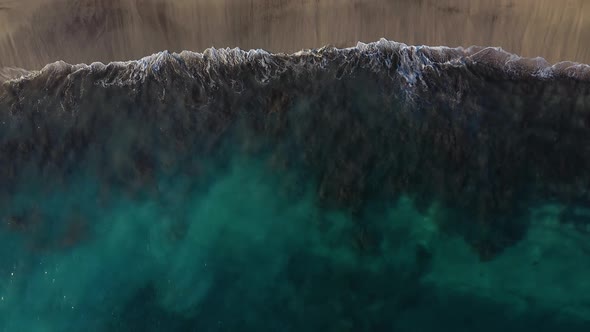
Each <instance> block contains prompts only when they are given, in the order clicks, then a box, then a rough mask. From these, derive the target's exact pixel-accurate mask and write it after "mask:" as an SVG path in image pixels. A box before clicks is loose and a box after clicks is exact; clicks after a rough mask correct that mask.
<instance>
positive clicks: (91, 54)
mask: <svg viewBox="0 0 590 332" xmlns="http://www.w3.org/2000/svg"><path fill="white" fill-rule="evenodd" d="M381 37H385V38H387V39H390V40H395V41H399V42H404V43H407V44H417V45H419V44H426V45H447V46H470V45H486V46H500V47H502V48H504V49H506V50H508V51H510V52H514V53H518V54H520V55H523V56H528V57H534V56H542V57H544V58H546V59H547V60H548V61H549V62H557V61H561V60H572V61H578V62H584V63H590V1H585V0H561V1H555V0H496V1H490V0H477V1H476V0H365V1H360V0H348V1H342V0H297V1H295V0H215V1H213V0H194V1H189V0H176V1H163V0H121V1H117V0H70V1H67V0H27V1H23V0H0V67H20V68H26V69H38V68H41V67H42V66H43V65H45V64H47V63H50V62H54V61H57V60H64V61H66V62H70V63H80V62H85V63H90V62H94V61H101V62H109V61H114V60H127V59H136V58H139V57H142V56H145V55H148V54H151V53H154V52H157V51H160V50H165V49H167V50H170V51H181V50H184V49H187V50H192V51H202V50H203V49H205V48H207V47H211V46H214V47H240V48H243V49H250V48H263V49H266V50H269V51H273V52H294V51H298V50H300V49H303V48H315V47H320V46H323V45H326V44H330V45H334V46H338V47H344V46H353V45H355V44H356V42H357V41H364V42H370V41H375V40H378V39H379V38H381Z"/></svg>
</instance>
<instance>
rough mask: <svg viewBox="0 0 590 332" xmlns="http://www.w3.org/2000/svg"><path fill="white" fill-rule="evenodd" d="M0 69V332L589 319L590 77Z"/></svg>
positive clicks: (369, 65)
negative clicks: (1, 331) (0, 330)
mask: <svg viewBox="0 0 590 332" xmlns="http://www.w3.org/2000/svg"><path fill="white" fill-rule="evenodd" d="M3 73H5V74H4V77H5V78H4V80H5V82H4V83H3V84H2V86H1V87H0V164H1V165H2V168H0V188H1V189H0V204H1V210H0V211H2V212H1V213H2V214H1V215H0V218H1V221H2V226H1V228H0V236H1V237H2V239H3V242H2V243H3V244H2V246H4V248H3V251H5V252H12V253H15V254H14V255H13V256H5V257H4V258H2V261H1V263H2V266H3V268H2V269H3V270H2V273H3V277H2V279H0V296H3V300H2V302H0V306H4V308H5V309H6V310H5V311H4V312H6V315H10V316H7V317H11V318H10V319H6V320H3V321H4V322H5V323H0V324H4V325H0V326H2V327H4V328H7V329H17V330H23V329H25V330H31V331H32V330H35V329H41V328H43V327H45V328H46V330H47V329H49V330H50V331H53V330H55V331H60V330H64V328H65V329H68V328H70V327H71V328H73V329H77V328H78V327H82V326H84V327H85V328H88V327H89V328H90V329H91V330H92V329H94V330H104V329H107V328H108V329H109V330H129V329H137V328H142V329H144V330H149V329H150V328H151V329H159V330H161V329H163V328H164V329H167V330H179V331H180V330H186V329H187V328H189V327H190V328H196V329H198V330H207V331H225V330H228V331H230V330H236V329H238V328H239V329H240V330H247V331H249V330H252V331H261V330H269V331H270V330H280V331H300V330H318V331H320V330H321V331H348V330H349V331H386V330H395V331H415V330H416V329H427V330H432V329H433V328H434V327H435V326H438V327H440V326H446V327H449V328H453V330H458V331H471V330H473V329H474V328H476V327H477V328H478V329H482V328H483V330H485V328H489V330H490V331H496V330H497V329H499V328H502V329H506V330H514V331H517V330H519V331H520V330H522V327H523V326H526V327H527V328H529V327H534V328H536V329H537V330H543V329H544V330H547V331H549V330H555V329H556V328H563V326H568V330H580V331H582V329H584V330H586V328H587V327H588V326H589V325H588V324H590V323H589V320H590V316H589V312H588V310H589V309H590V308H589V307H588V303H590V295H586V294H590V291H589V289H587V288H588V287H589V286H587V285H586V283H585V282H582V281H583V280H585V278H586V276H588V275H590V268H588V267H585V266H584V265H583V264H580V262H582V261H585V260H586V261H587V259H588V254H587V252H589V251H588V249H590V248H588V244H587V243H588V241H587V240H588V232H590V219H589V218H590V209H589V208H588V206H589V204H588V203H589V202H590V196H589V195H588V193H587V189H586V188H588V184H589V181H590V173H589V172H588V171H587V170H588V169H589V166H590V151H587V150H588V148H587V146H590V144H589V143H590V131H589V130H588V129H589V127H590V113H589V112H590V66H588V65H583V64H577V63H571V62H561V63H557V64H554V65H550V64H548V63H547V62H546V61H545V60H543V59H541V58H534V59H530V58H521V57H518V56H516V55H513V54H509V53H506V52H504V51H502V50H501V49H498V48H483V47H471V48H466V49H463V48H446V47H426V46H407V45H405V44H401V43H396V42H392V41H387V40H384V39H382V40H380V41H378V42H375V43H370V44H362V43H359V44H358V45H357V46H356V47H352V48H346V49H336V48H330V47H326V48H322V49H318V50H309V51H301V52H298V53H294V54H271V53H267V52H265V51H262V50H251V51H242V50H239V49H208V50H206V51H205V52H204V53H193V52H186V51H185V52H182V53H180V54H176V53H173V54H171V53H168V52H161V53H158V54H154V55H152V56H148V57H145V58H143V59H140V60H137V61H128V62H115V63H109V64H106V65H105V64H102V63H93V64H90V65H85V64H80V65H70V64H66V63H64V62H57V63H54V64H50V65H47V66H46V67H45V68H43V69H42V70H41V71H35V72H26V71H23V70H17V69H13V70H10V71H8V70H5V71H4V72H3ZM564 276H567V277H564ZM556 280H558V281H556ZM549 289H551V291H549ZM468 303H469V305H467V304H468ZM25 310H28V311H27V313H26V314H25ZM31 312H33V313H34V314H36V315H37V317H40V318H39V319H38V320H37V321H32V320H28V319H26V317H28V316H29V315H30V314H31ZM81 313H84V315H82V314H81ZM0 315H2V314H0ZM146 317H148V318H146ZM540 317H543V319H540ZM425 318H426V319H425ZM486 322H487V323H486ZM142 324H145V325H142ZM158 324H159V325H158ZM428 324H433V325H428ZM441 324H442V325H441ZM480 324H483V325H480ZM564 324H565V325H564ZM482 326H484V327H482Z"/></svg>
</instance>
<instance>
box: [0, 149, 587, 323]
mask: <svg viewBox="0 0 590 332" xmlns="http://www.w3.org/2000/svg"><path fill="white" fill-rule="evenodd" d="M234 155H235V157H232V158H231V161H230V162H227V163H224V166H220V165H219V164H215V165H213V164H211V165H209V166H205V167H203V169H202V171H201V174H200V176H199V177H195V178H190V177H183V176H181V175H179V174H174V176H167V175H165V174H159V176H154V177H153V178H152V179H151V181H152V182H151V184H150V186H149V187H150V188H151V189H150V190H147V189H145V188H144V189H142V190H138V191H135V192H129V191H127V192H124V191H122V190H119V189H118V188H117V187H116V186H113V187H111V188H105V187H104V186H101V184H100V183H98V182H97V181H95V180H94V179H93V178H92V177H91V176H90V175H88V174H87V175H86V176H73V177H72V179H71V181H68V182H67V183H65V184H64V183H62V184H60V185H59V186H53V187H52V186H51V185H49V184H47V183H43V185H42V186H36V185H34V184H30V186H29V187H28V189H26V190H23V191H22V192H20V193H19V194H18V195H15V196H13V197H11V205H10V208H9V210H10V213H9V214H10V215H13V216H19V219H15V217H13V219H11V220H3V222H4V223H5V227H4V228H2V231H1V232H0V236H1V240H2V246H3V250H5V252H10V253H11V254H10V255H2V260H1V262H0V264H1V266H2V268H1V270H0V273H1V274H2V278H0V296H1V301H0V316H1V318H2V319H1V320H0V322H1V323H0V328H1V329H2V331H80V330H88V331H105V330H109V331H162V330H170V331H236V330H240V331H301V330H314V331H432V330H445V331H446V330H448V331H473V329H477V330H481V331H497V330H498V329H503V330H507V331H523V330H528V329H529V328H530V329H535V330H537V331H555V330H557V329H564V328H566V329H567V330H568V331H582V330H586V327H587V325H586V324H585V323H584V322H583V320H580V319H579V314H578V318H576V319H573V318H572V317H571V315H569V314H564V313H560V312H558V311H556V310H555V308H553V307H551V305H548V304H545V303H543V302H542V301H543V296H542V295H539V296H538V298H535V296H533V295H527V294H523V295H522V296H523V298H526V296H529V297H531V298H530V299H529V301H530V302H531V303H529V304H526V303H524V302H523V301H524V300H521V299H515V298H511V296H512V295H510V294H508V293H509V290H510V287H507V289H502V287H501V286H500V285H497V284H494V282H492V283H490V284H488V286H489V290H487V291H486V290H482V291H481V292H475V291H474V290H475V289H476V288H477V287H480V286H479V285H480V283H479V282H476V281H474V282H473V284H472V285H469V281H468V279H469V278H470V277H471V275H470V274H469V273H468V272H466V271H464V269H467V270H469V269H470V268H472V269H477V268H478V267H477V264H478V259H477V255H476V253H474V252H473V251H472V250H470V249H469V247H468V246H466V245H465V244H463V246H461V245H458V246H457V248H454V249H448V248H446V249H445V246H446V247H448V246H449V244H450V243H455V242H460V241H459V240H458V239H457V238H455V237H453V236H452V235H448V234H447V235H445V234H443V233H441V232H440V231H439V229H438V227H439V226H438V225H437V222H438V221H437V218H438V215H439V214H440V213H441V212H440V211H437V208H436V207H431V208H430V209H429V210H428V211H425V212H422V213H420V212H418V211H417V210H416V209H415V208H414V204H413V203H412V201H411V200H410V199H408V198H407V197H401V198H400V199H399V200H398V201H396V202H374V204H369V205H371V208H368V209H366V210H365V211H364V212H363V213H360V214H352V213H350V212H347V211H344V210H338V209H331V208H326V207H323V206H321V204H318V198H317V197H316V194H315V190H313V189H314V186H316V185H317V184H316V183H315V180H314V179H304V178H302V177H301V176H300V175H298V174H293V172H285V171H284V170H281V169H280V168H279V167H276V166H274V165H273V164H272V160H271V159H269V158H265V157H260V158H252V157H246V156H240V154H239V153H237V152H236V153H235V154H234ZM23 188H24V186H23ZM31 202H34V204H33V206H34V207H33V208H30V206H31V204H30V203H31ZM17 222H18V223H19V224H18V225H16V224H15V223H17ZM6 223H12V226H9V227H6ZM454 256H457V257H459V258H453V257H454ZM461 256H463V258H461ZM449 257H450V259H451V260H449ZM465 257H467V258H465ZM462 259H463V261H461V260H462ZM514 259H515V260H518V255H516V258H514ZM437 261H438V262H437ZM453 261H454V264H456V271H449V270H447V269H444V268H443V269H441V268H440V265H441V264H443V265H447V266H449V267H450V264H451V263H452V262H453ZM437 265H438V267H437ZM469 265H471V267H469ZM531 272H534V271H531ZM489 273H490V275H494V273H495V274H498V275H501V274H502V272H501V271H499V272H493V271H492V272H489ZM454 274H456V275H455V276H454ZM438 277H440V278H441V279H444V278H453V277H455V278H456V279H457V280H459V281H461V280H462V281H463V282H465V285H464V287H457V286H456V285H453V283H452V282H448V283H445V282H442V281H441V282H440V283H437V282H433V281H432V280H433V278H434V279H436V278H438ZM476 278H483V277H482V276H477V275H476ZM465 280H467V281H465ZM515 282H521V281H515ZM548 285H550V284H548ZM548 285H539V286H543V287H545V286H548ZM470 287H471V289H470ZM494 287H497V288H498V292H499V293H498V294H493V293H492V294H489V291H490V290H491V291H493V290H494ZM515 287H518V286H515ZM535 291H538V292H540V293H541V292H545V291H547V290H546V289H542V288H538V289H536V290H535ZM479 293H481V294H479ZM507 294H508V295H507ZM494 295H497V296H498V298H497V299H495V298H494ZM549 298H550V297H549ZM523 303H524V304H523ZM441 327H442V329H441Z"/></svg>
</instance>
